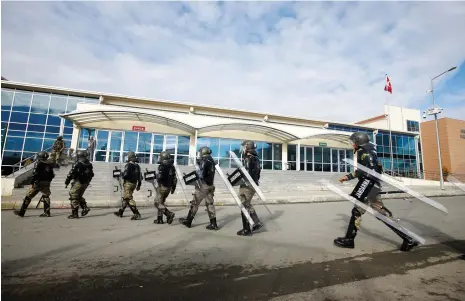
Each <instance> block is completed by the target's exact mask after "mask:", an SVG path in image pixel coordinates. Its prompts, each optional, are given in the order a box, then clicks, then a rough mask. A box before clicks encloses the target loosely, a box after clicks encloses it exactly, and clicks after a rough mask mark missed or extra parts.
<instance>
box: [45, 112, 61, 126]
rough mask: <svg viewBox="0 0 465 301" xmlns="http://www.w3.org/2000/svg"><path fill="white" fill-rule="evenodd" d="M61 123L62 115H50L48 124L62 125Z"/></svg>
mask: <svg viewBox="0 0 465 301" xmlns="http://www.w3.org/2000/svg"><path fill="white" fill-rule="evenodd" d="M60 124H61V118H60V117H58V116H52V115H48V119H47V125H55V126H60Z"/></svg>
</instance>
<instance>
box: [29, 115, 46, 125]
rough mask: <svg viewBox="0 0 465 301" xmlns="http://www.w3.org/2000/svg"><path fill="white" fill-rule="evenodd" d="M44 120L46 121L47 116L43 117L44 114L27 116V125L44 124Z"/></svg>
mask: <svg viewBox="0 0 465 301" xmlns="http://www.w3.org/2000/svg"><path fill="white" fill-rule="evenodd" d="M46 119H47V115H44V114H31V115H30V116H29V123H34V124H45V121H46Z"/></svg>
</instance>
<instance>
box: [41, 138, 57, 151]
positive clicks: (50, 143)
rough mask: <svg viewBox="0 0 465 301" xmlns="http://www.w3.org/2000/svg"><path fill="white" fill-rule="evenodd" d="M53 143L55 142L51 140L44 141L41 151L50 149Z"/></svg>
mask: <svg viewBox="0 0 465 301" xmlns="http://www.w3.org/2000/svg"><path fill="white" fill-rule="evenodd" d="M54 142H55V140H52V139H44V146H43V147H42V149H43V150H46V149H51V148H52V146H53V143H54Z"/></svg>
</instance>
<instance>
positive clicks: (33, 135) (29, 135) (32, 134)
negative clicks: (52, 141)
mask: <svg viewBox="0 0 465 301" xmlns="http://www.w3.org/2000/svg"><path fill="white" fill-rule="evenodd" d="M26 137H27V138H44V133H38V132H27V134H26Z"/></svg>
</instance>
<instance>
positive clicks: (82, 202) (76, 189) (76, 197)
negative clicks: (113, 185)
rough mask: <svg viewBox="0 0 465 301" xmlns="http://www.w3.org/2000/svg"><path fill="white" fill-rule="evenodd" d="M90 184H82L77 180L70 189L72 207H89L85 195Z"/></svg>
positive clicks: (75, 208)
mask: <svg viewBox="0 0 465 301" xmlns="http://www.w3.org/2000/svg"><path fill="white" fill-rule="evenodd" d="M87 187H89V184H82V183H81V182H79V181H75V182H74V183H73V186H72V187H71V189H70V190H69V200H70V201H71V208H72V209H73V210H77V209H79V206H81V207H82V208H83V209H84V208H86V207H87V203H86V199H85V198H84V197H83V195H84V192H86V189H87Z"/></svg>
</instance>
